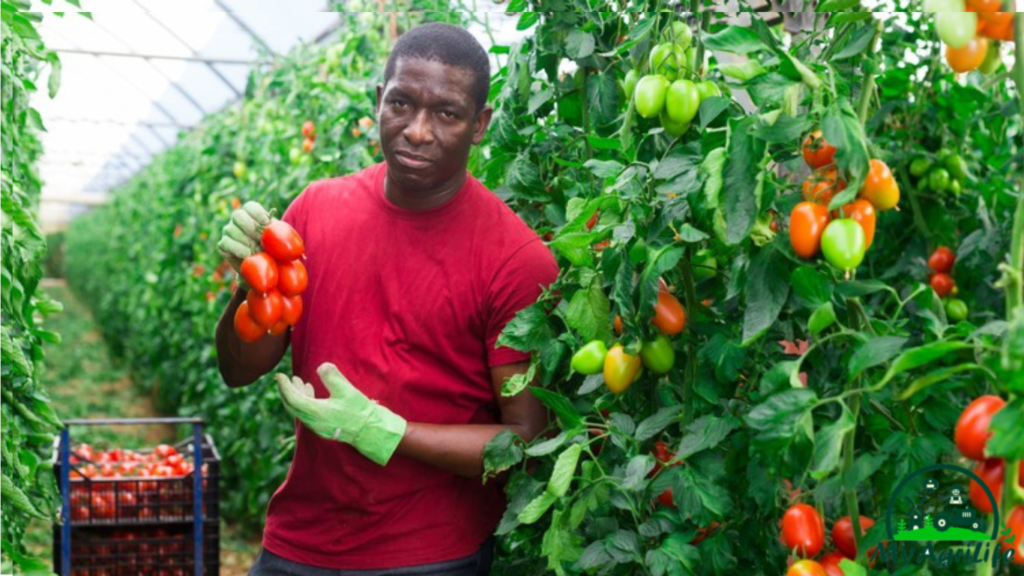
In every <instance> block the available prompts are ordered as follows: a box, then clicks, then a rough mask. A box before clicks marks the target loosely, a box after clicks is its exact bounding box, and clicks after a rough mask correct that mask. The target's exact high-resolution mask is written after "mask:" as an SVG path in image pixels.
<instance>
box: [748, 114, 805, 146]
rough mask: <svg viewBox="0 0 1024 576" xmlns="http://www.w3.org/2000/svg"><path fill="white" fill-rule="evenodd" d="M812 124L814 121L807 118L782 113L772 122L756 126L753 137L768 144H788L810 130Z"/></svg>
mask: <svg viewBox="0 0 1024 576" xmlns="http://www.w3.org/2000/svg"><path fill="white" fill-rule="evenodd" d="M812 126H814V123H813V122H811V120H810V119H809V118H806V117H803V118H794V117H792V116H788V115H785V114H783V115H781V116H779V118H778V119H777V120H776V121H775V123H774V124H771V125H769V124H761V125H760V126H758V128H757V129H756V130H755V131H754V137H756V138H759V139H761V140H764V141H765V142H767V143H769V144H788V143H790V142H794V141H798V140H799V139H800V137H801V136H803V135H804V134H806V133H807V132H809V131H810V129H811V127H812Z"/></svg>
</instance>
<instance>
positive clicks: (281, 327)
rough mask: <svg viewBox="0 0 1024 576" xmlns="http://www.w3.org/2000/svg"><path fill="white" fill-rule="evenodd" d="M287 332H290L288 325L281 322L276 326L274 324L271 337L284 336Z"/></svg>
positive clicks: (271, 328)
mask: <svg viewBox="0 0 1024 576" xmlns="http://www.w3.org/2000/svg"><path fill="white" fill-rule="evenodd" d="M287 330H288V325H287V324H285V323H284V322H282V321H280V320H279V321H278V322H277V323H276V324H274V325H273V326H271V327H270V335H271V336H280V335H281V334H284V333H285V331H287Z"/></svg>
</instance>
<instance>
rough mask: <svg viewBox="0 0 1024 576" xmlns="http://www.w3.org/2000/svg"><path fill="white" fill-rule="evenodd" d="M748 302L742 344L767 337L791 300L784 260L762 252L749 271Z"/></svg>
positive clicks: (768, 251) (776, 255)
mask: <svg viewBox="0 0 1024 576" xmlns="http://www.w3.org/2000/svg"><path fill="white" fill-rule="evenodd" d="M745 291H746V294H747V302H746V309H745V310H744V313H743V345H744V346H746V345H748V344H750V343H751V342H753V341H754V340H756V339H757V338H758V337H759V336H761V335H762V334H764V333H765V332H766V331H767V330H768V329H769V328H770V327H771V325H772V324H773V323H774V322H775V319H776V318H778V316H779V312H781V311H782V306H783V305H784V304H785V303H786V298H788V297H789V279H788V277H787V274H786V268H785V266H784V264H783V260H782V258H781V257H780V256H779V255H778V254H777V253H776V252H775V251H774V250H762V251H761V253H760V254H758V255H757V257H755V258H754V261H753V262H751V264H750V268H749V269H748V270H747V283H746V289H745Z"/></svg>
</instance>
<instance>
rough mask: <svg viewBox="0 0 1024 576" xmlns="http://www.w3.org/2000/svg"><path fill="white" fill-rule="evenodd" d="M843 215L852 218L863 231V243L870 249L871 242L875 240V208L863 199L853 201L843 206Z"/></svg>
mask: <svg viewBox="0 0 1024 576" xmlns="http://www.w3.org/2000/svg"><path fill="white" fill-rule="evenodd" d="M843 215H844V216H846V217H847V218H853V219H854V220H856V221H857V223H858V224H860V227H861V228H863V229H864V241H865V242H867V247H868V248H870V247H871V241H872V240H874V239H875V206H874V204H872V203H871V202H868V201H867V200H864V199H863V198H860V199H857V200H854V201H853V202H850V203H849V204H847V205H845V206H843Z"/></svg>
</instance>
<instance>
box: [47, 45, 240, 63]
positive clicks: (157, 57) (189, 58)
mask: <svg viewBox="0 0 1024 576" xmlns="http://www.w3.org/2000/svg"><path fill="white" fill-rule="evenodd" d="M54 52H57V53H60V54H85V55H87V56H117V57H120V58H143V59H146V60H179V61H183V62H200V63H210V64H233V65H236V66H251V65H252V64H253V62H252V60H239V59H237V58H209V57H206V56H176V55H174V54H134V53H131V52H111V51H108V50H80V49H78V48H56V49H54Z"/></svg>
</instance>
